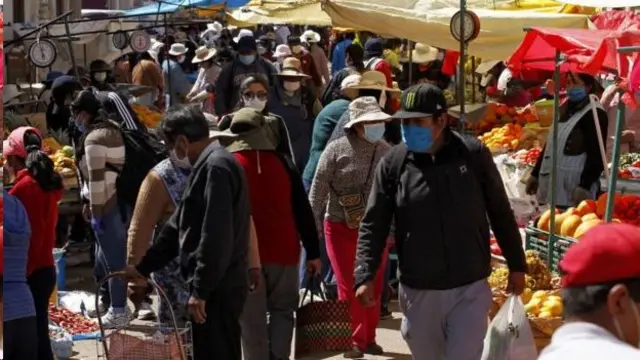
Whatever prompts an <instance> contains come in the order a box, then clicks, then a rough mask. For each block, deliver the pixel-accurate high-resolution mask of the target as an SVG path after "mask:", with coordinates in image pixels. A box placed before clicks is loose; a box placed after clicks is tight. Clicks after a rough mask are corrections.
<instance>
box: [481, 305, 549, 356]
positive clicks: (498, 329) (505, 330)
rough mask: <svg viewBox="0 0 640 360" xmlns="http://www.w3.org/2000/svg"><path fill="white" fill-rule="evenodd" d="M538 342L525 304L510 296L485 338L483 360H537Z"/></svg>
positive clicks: (492, 322)
mask: <svg viewBox="0 0 640 360" xmlns="http://www.w3.org/2000/svg"><path fill="white" fill-rule="evenodd" d="M537 358H538V350H537V349H536V342H535V339H534V338H533V332H532V331H531V327H530V326H529V320H528V319H527V314H526V313H525V311H524V304H523V303H522V300H521V299H520V297H519V296H514V295H510V296H509V298H508V299H507V301H506V302H505V303H504V305H502V307H501V308H500V310H499V311H498V314H496V317H495V318H493V320H492V321H491V325H490V326H489V329H488V330H487V334H486V336H485V338H484V349H483V351H482V358H481V360H535V359H537Z"/></svg>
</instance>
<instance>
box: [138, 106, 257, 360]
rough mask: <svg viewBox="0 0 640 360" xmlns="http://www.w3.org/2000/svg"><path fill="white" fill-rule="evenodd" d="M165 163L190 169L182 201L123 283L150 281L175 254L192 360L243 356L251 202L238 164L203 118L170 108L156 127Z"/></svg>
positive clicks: (197, 113)
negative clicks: (167, 151)
mask: <svg viewBox="0 0 640 360" xmlns="http://www.w3.org/2000/svg"><path fill="white" fill-rule="evenodd" d="M161 129H162V132H163V133H164V136H165V139H166V143H167V145H168V146H169V147H170V148H171V149H172V150H171V155H170V156H171V158H172V159H174V161H175V162H176V164H179V165H178V166H181V167H191V168H192V172H191V176H190V180H189V183H188V184H187V187H186V189H185V192H184V194H183V197H182V201H181V202H180V204H179V205H178V208H177V209H176V211H175V212H174V213H173V215H172V216H171V218H170V219H169V220H168V221H167V223H166V225H165V226H164V227H163V229H162V231H161V232H160V234H159V235H158V237H157V239H156V240H155V242H154V244H153V245H152V246H151V247H150V248H149V250H148V251H147V253H146V255H145V256H144V258H143V259H142V260H141V262H140V263H139V264H138V265H137V266H136V267H135V268H133V267H129V268H127V270H126V273H127V276H128V277H129V278H140V277H145V278H146V277H148V276H149V274H150V273H152V272H154V271H156V270H159V269H161V268H163V267H164V266H165V265H166V264H167V263H168V262H169V261H170V260H172V259H174V258H175V257H179V260H180V263H181V270H182V275H183V276H184V278H185V280H186V282H187V283H188V284H189V288H190V292H191V297H190V299H189V302H188V307H189V314H190V316H191V320H192V322H193V349H194V357H193V359H194V360H210V359H225V360H227V359H229V360H235V359H237V360H240V359H241V358H242V354H241V348H240V347H241V346H240V337H241V335H240V332H241V331H240V323H239V319H240V315H241V313H242V309H243V306H244V303H245V301H246V298H247V291H248V283H249V282H248V272H247V269H248V263H247V254H248V247H249V229H250V203H249V194H248V190H247V188H248V187H247V181H246V178H245V174H244V171H243V170H242V167H241V166H240V164H239V163H238V161H237V160H236V159H235V158H234V156H233V155H231V154H230V153H229V152H228V151H227V150H225V149H224V148H222V147H221V146H220V145H219V144H218V143H217V142H214V141H212V140H211V139H210V138H209V137H210V135H209V126H208V124H207V121H206V119H205V117H204V114H203V113H202V112H201V111H200V110H197V109H195V108H192V107H181V108H178V109H172V110H170V111H169V113H168V114H167V115H166V117H165V118H164V120H163V122H162V125H161Z"/></svg>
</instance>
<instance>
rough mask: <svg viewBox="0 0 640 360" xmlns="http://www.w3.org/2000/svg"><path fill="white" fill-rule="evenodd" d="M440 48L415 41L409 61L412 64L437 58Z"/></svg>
mask: <svg viewBox="0 0 640 360" xmlns="http://www.w3.org/2000/svg"><path fill="white" fill-rule="evenodd" d="M439 56H440V50H438V48H434V47H433V46H429V45H427V44H422V43H417V44H416V46H415V47H414V48H413V51H412V52H411V61H413V63H414V64H424V63H428V62H432V61H435V60H438V57H439Z"/></svg>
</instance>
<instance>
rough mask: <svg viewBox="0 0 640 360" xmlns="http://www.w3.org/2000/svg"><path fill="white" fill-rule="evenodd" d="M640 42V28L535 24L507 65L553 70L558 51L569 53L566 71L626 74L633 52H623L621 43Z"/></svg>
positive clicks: (527, 68) (519, 68) (512, 67)
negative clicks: (599, 28)
mask: <svg viewBox="0 0 640 360" xmlns="http://www.w3.org/2000/svg"><path fill="white" fill-rule="evenodd" d="M621 46H640V31H639V30H637V29H636V30H580V29H555V28H538V27H536V28H532V29H530V30H529V31H527V34H526V36H525V37H524V40H522V43H521V44H520V46H519V47H518V48H517V49H516V50H515V51H514V53H513V54H512V55H511V57H509V59H507V61H506V63H507V66H508V67H509V68H510V69H512V70H514V71H515V72H518V71H521V70H535V69H537V70H546V71H554V69H555V56H556V51H560V52H561V53H562V54H564V55H565V56H566V61H565V62H564V63H563V65H562V70H563V71H575V72H582V73H589V74H596V73H598V72H599V71H609V72H615V71H617V72H618V74H620V76H622V77H627V76H628V74H629V71H630V68H631V60H632V56H633V54H631V55H630V54H620V53H618V51H617V50H618V47H621Z"/></svg>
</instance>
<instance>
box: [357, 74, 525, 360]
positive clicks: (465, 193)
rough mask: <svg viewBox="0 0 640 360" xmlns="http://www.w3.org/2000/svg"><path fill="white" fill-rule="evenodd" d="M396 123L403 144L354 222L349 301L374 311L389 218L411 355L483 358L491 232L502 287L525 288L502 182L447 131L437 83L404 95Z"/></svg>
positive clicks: (424, 359)
mask: <svg viewBox="0 0 640 360" xmlns="http://www.w3.org/2000/svg"><path fill="white" fill-rule="evenodd" d="M395 117H396V118H399V119H401V120H402V138H403V140H404V143H403V144H400V145H398V146H396V147H394V148H392V149H391V150H390V151H389V153H387V155H385V157H384V158H383V159H382V161H381V162H380V164H379V165H378V167H377V169H376V173H375V176H374V180H373V188H372V190H371V195H370V197H369V201H368V202H367V210H366V212H365V214H364V217H363V219H362V222H361V224H360V233H359V238H358V251H357V256H356V269H355V280H356V281H355V284H356V289H357V293H356V295H357V296H358V298H359V299H360V301H361V302H363V303H364V304H365V305H370V306H380V304H375V302H374V301H373V299H374V297H373V284H372V281H373V278H374V275H375V274H376V271H377V270H378V268H379V266H380V263H381V257H382V254H383V252H384V249H385V246H386V241H387V237H388V234H389V228H390V226H391V223H392V220H393V219H395V237H396V238H395V243H396V248H397V252H398V258H399V259H398V260H399V264H398V266H399V269H400V287H399V300H400V306H401V307H402V308H403V312H404V318H403V319H402V326H401V331H402V334H403V337H404V338H405V340H406V341H407V344H408V345H409V348H410V349H411V352H412V354H413V357H414V359H421V360H431V359H443V358H446V359H456V360H463V359H464V360H467V359H468V360H471V359H480V357H481V354H482V348H483V338H484V336H485V333H486V330H487V313H488V311H489V307H490V305H491V302H492V300H491V299H492V296H491V289H490V288H489V285H488V284H487V281H486V278H487V277H488V276H489V274H490V272H491V264H490V262H491V255H490V251H489V228H490V227H491V229H492V230H493V232H494V234H495V236H496V238H497V240H498V244H499V245H500V247H501V248H502V251H503V254H504V257H505V258H506V260H507V265H508V267H509V270H510V275H509V286H508V289H507V290H508V291H510V292H513V293H515V294H520V293H521V292H522V290H523V288H524V272H525V268H526V262H525V256H524V250H523V247H522V240H521V238H520V233H519V231H518V226H517V224H516V220H515V218H514V216H513V212H512V210H511V206H510V205H509V201H508V199H507V195H506V193H505V189H504V185H503V184H502V180H501V178H500V175H499V174H498V170H497V169H496V166H495V164H494V162H493V158H492V156H491V153H490V152H489V150H488V149H487V148H486V147H485V146H484V145H482V143H480V142H479V141H477V140H476V139H474V138H471V137H467V136H463V135H460V134H459V133H457V132H455V131H453V130H451V129H449V128H448V127H447V102H446V99H445V97H444V94H443V93H442V90H440V89H439V88H438V87H436V86H435V85H432V84H419V85H415V86H412V87H410V88H408V89H407V90H405V92H404V93H403V95H402V98H401V110H400V111H398V112H397V113H396V114H395Z"/></svg>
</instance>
